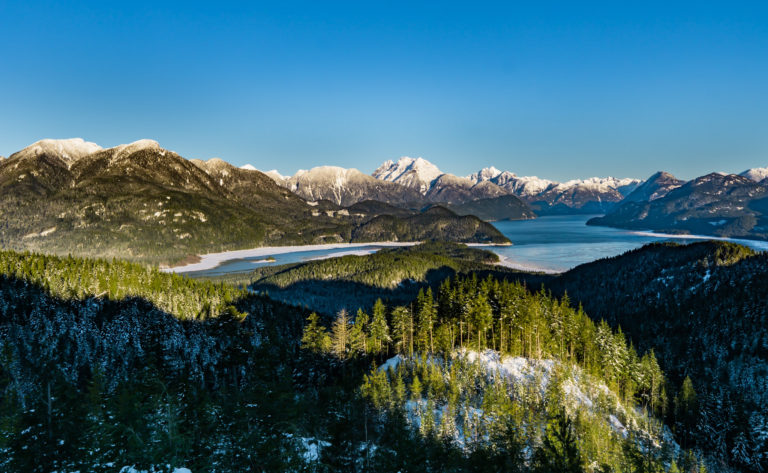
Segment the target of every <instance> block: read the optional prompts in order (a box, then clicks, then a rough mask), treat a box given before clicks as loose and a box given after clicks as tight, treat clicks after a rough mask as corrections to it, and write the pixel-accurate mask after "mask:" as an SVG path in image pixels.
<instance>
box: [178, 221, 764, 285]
mask: <svg viewBox="0 0 768 473" xmlns="http://www.w3.org/2000/svg"><path fill="white" fill-rule="evenodd" d="M592 217H594V215H558V216H548V217H539V218H536V219H533V220H516V221H502V222H495V223H494V226H495V227H496V228H498V229H499V231H501V232H502V233H503V234H504V235H505V236H506V237H507V238H509V239H510V240H511V241H512V243H513V245H512V246H488V247H486V248H487V249H489V250H492V251H494V252H495V253H497V254H498V255H499V256H500V257H501V258H502V262H503V264H505V265H507V266H511V267H515V268H520V269H525V270H533V271H546V272H560V271H565V270H568V269H570V268H573V267H574V266H578V265H580V264H583V263H588V262H590V261H594V260H596V259H600V258H606V257H610V256H616V255H619V254H621V253H624V252H626V251H629V250H632V249H635V248H639V247H641V246H643V245H645V244H646V243H651V242H654V241H665V240H673V241H677V242H680V243H689V242H693V241H701V240H702V239H710V237H695V236H693V237H692V236H685V237H683V236H677V235H664V234H654V233H650V232H635V231H629V230H620V229H616V228H608V227H591V226H587V225H586V222H587V220H589V219H590V218H592ZM731 241H736V242H738V243H742V244H745V245H747V246H750V247H752V248H755V249H758V250H768V242H761V241H751V240H731ZM382 247H384V245H377V244H348V245H345V244H339V245H325V246H323V245H315V246H310V247H296V248H291V247H283V248H273V249H266V248H265V249H258V250H255V253H256V254H254V255H252V256H242V255H243V254H244V253H247V252H249V251H250V252H251V253H254V250H243V251H241V252H237V251H233V252H227V253H222V254H220V255H216V258H215V259H214V260H215V261H216V263H215V264H216V266H215V267H212V268H205V269H202V270H197V271H192V270H191V269H193V268H194V267H195V265H192V266H190V267H189V268H188V269H186V270H185V267H179V268H173V269H172V270H173V271H176V272H183V273H185V274H187V275H189V276H192V277H203V276H216V275H222V274H228V273H243V272H248V271H252V270H253V269H255V268H256V267H259V266H263V265H273V264H286V263H297V262H301V261H308V260H312V259H318V258H330V257H336V256H343V255H346V254H358V255H360V254H370V253H373V252H375V251H378V250H379V249H381V248H382ZM268 258H272V259H273V260H269V261H268Z"/></svg>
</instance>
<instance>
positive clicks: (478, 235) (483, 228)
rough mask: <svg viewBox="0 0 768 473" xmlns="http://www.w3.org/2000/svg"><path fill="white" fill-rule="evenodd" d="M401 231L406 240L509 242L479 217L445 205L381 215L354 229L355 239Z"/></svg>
mask: <svg viewBox="0 0 768 473" xmlns="http://www.w3.org/2000/svg"><path fill="white" fill-rule="evenodd" d="M391 235H399V238H400V239H401V240H402V241H424V240H445V239H447V240H449V241H458V242H463V243H496V244H508V243H509V240H508V239H507V237H505V236H504V235H502V234H501V232H499V231H498V230H496V228H495V227H494V226H493V225H491V224H489V223H486V222H484V221H482V220H480V219H479V218H477V217H475V216H472V215H466V216H463V217H459V216H457V215H456V214H455V213H453V212H451V211H450V210H448V209H446V208H444V207H432V208H430V209H428V210H426V211H425V212H423V213H417V214H414V215H412V216H410V217H406V218H397V217H394V216H392V215H380V216H377V217H375V218H373V219H371V220H369V221H367V222H365V223H363V224H362V225H360V226H359V227H357V228H355V229H354V230H353V231H352V240H353V241H361V242H362V241H383V240H385V239H386V236H391Z"/></svg>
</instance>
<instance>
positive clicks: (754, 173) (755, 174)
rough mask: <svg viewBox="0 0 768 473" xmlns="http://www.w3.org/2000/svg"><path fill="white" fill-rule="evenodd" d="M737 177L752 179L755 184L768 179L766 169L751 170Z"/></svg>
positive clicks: (767, 169) (767, 170)
mask: <svg viewBox="0 0 768 473" xmlns="http://www.w3.org/2000/svg"><path fill="white" fill-rule="evenodd" d="M739 176H743V177H746V178H748V179H752V180H753V181H755V182H760V181H763V180H765V179H768V167H766V168H752V169H747V170H746V171H744V172H742V173H740V174H739Z"/></svg>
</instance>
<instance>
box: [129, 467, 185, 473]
mask: <svg viewBox="0 0 768 473" xmlns="http://www.w3.org/2000/svg"><path fill="white" fill-rule="evenodd" d="M169 469H170V465H168V466H167V468H158V469H157V470H155V469H154V468H151V469H149V470H137V469H136V467H134V466H124V467H122V468H121V469H120V473H160V472H163V471H169ZM170 471H171V472H172V473H192V470H190V469H189V468H174V469H173V470H170Z"/></svg>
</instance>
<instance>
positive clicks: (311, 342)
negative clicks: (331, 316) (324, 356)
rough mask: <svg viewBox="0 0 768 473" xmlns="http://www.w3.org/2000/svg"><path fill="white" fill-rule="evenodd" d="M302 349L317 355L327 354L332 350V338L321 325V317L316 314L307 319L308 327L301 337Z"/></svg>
mask: <svg viewBox="0 0 768 473" xmlns="http://www.w3.org/2000/svg"><path fill="white" fill-rule="evenodd" d="M301 348H303V349H305V350H310V351H313V352H315V353H326V352H328V351H329V350H330V348H331V337H330V336H329V335H328V331H327V330H326V328H325V327H323V326H322V325H320V317H319V316H318V315H317V314H316V313H314V312H312V313H311V314H309V317H307V325H306V326H305V327H304V335H302V337H301Z"/></svg>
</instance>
